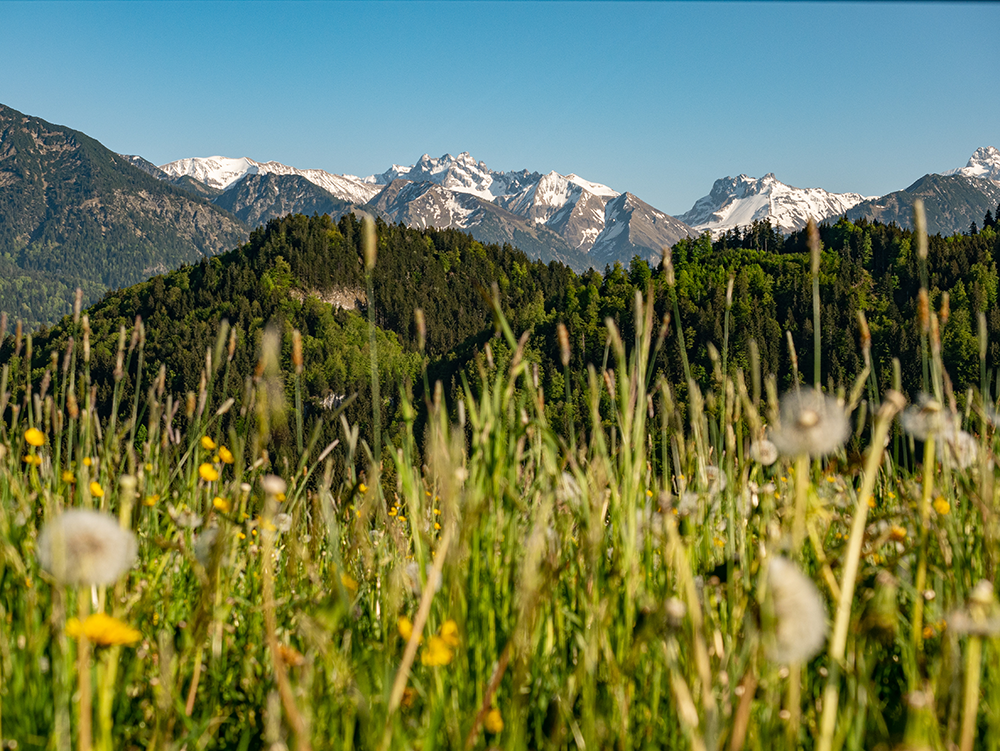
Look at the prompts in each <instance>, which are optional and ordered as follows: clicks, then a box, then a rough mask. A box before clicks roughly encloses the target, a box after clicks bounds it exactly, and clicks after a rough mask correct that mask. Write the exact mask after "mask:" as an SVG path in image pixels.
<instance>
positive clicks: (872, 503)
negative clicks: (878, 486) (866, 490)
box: [868, 495, 875, 508]
mask: <svg viewBox="0 0 1000 751" xmlns="http://www.w3.org/2000/svg"><path fill="white" fill-rule="evenodd" d="M868 508H875V496H873V495H870V496H868Z"/></svg>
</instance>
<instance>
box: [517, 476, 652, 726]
mask: <svg viewBox="0 0 1000 751" xmlns="http://www.w3.org/2000/svg"><path fill="white" fill-rule="evenodd" d="M646 497H647V498H652V497H653V491H652V490H650V489H649V488H646ZM501 722H502V720H501Z"/></svg>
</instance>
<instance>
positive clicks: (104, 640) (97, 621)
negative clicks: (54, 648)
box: [66, 613, 142, 647]
mask: <svg viewBox="0 0 1000 751" xmlns="http://www.w3.org/2000/svg"><path fill="white" fill-rule="evenodd" d="M66 634H67V636H72V637H76V638H79V637H81V636H85V637H87V641H89V642H91V643H92V644H97V645H98V646H101V647H107V646H111V645H125V646H127V645H129V644H135V643H136V642H137V641H139V639H141V638H142V634H140V633H139V632H138V631H136V630H135V629H134V628H132V627H131V626H129V625H127V624H125V623H123V622H122V621H120V620H118V619H117V618H114V617H112V616H110V615H108V614H107V613H94V614H93V615H88V616H87V619H86V620H85V621H83V622H82V623H81V622H80V619H79V618H70V619H69V620H68V621H66Z"/></svg>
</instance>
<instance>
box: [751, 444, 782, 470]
mask: <svg viewBox="0 0 1000 751" xmlns="http://www.w3.org/2000/svg"><path fill="white" fill-rule="evenodd" d="M750 458H751V459H753V460H754V461H755V462H757V463H758V464H762V465H764V466H765V467H770V466H771V465H772V464H774V463H775V462H776V461H778V447H777V446H775V445H774V444H773V443H771V441H769V440H767V439H766V438H762V439H761V440H759V441H754V442H753V443H751V444H750Z"/></svg>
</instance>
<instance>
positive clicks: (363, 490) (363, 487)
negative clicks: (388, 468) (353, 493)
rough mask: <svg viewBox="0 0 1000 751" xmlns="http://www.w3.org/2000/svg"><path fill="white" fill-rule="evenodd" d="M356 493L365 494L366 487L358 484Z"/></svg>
mask: <svg viewBox="0 0 1000 751" xmlns="http://www.w3.org/2000/svg"><path fill="white" fill-rule="evenodd" d="M358 492H359V493H367V492H368V486H367V485H365V484H364V483H363V482H362V483H359V484H358Z"/></svg>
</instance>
